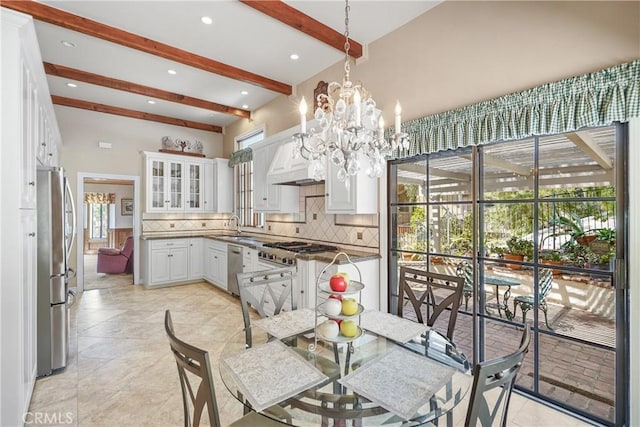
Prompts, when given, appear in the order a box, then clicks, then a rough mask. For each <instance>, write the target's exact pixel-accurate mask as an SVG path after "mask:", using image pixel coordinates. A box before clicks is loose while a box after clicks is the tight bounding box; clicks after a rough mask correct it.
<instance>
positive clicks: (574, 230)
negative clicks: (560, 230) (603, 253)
mask: <svg viewBox="0 0 640 427" xmlns="http://www.w3.org/2000/svg"><path fill="white" fill-rule="evenodd" d="M553 222H554V223H556V224H559V225H561V226H562V227H564V228H565V229H566V230H567V232H568V233H569V235H570V236H571V239H572V240H575V241H576V242H578V243H579V244H581V245H582V246H589V244H590V243H591V242H592V241H594V240H595V239H596V236H595V234H589V235H587V233H586V232H585V230H584V226H583V225H582V218H581V217H580V215H578V214H576V213H572V214H571V215H570V216H559V217H557V218H554V219H553Z"/></svg>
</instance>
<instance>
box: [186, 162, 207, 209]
mask: <svg viewBox="0 0 640 427" xmlns="http://www.w3.org/2000/svg"><path fill="white" fill-rule="evenodd" d="M185 169H186V172H187V174H186V180H185V198H186V205H185V210H187V211H202V210H204V206H203V205H204V203H203V202H204V192H203V188H204V178H205V173H204V164H202V163H192V162H187V163H185Z"/></svg>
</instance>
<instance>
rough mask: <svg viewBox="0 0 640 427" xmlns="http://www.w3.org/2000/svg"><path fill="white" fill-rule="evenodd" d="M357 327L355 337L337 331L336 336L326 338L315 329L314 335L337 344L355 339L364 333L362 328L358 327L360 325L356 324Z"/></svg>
mask: <svg viewBox="0 0 640 427" xmlns="http://www.w3.org/2000/svg"><path fill="white" fill-rule="evenodd" d="M357 328H358V332H357V333H356V336H355V337H345V336H344V335H342V333H339V334H338V336H337V337H334V338H327V337H325V336H324V335H322V334H321V333H320V332H319V331H318V330H317V329H316V335H317V336H318V338H320V339H321V340H323V341H328V342H334V343H338V344H340V343H347V342H351V341H355V340H357V339H358V338H360V337H361V336H362V334H363V333H364V332H363V331H362V328H360V326H358V327H357Z"/></svg>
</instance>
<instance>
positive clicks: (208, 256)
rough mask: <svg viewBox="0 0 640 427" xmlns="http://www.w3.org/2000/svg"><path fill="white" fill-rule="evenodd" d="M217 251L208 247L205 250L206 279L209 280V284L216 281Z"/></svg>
mask: <svg viewBox="0 0 640 427" xmlns="http://www.w3.org/2000/svg"><path fill="white" fill-rule="evenodd" d="M215 252H216V251H215V250H214V249H213V248H211V247H208V246H207V247H206V248H205V250H204V259H203V262H204V278H205V279H207V280H208V281H209V282H213V281H214V277H215V271H214V270H215V269H216V268H217V265H216V262H215V261H214V260H215V257H216V253H215Z"/></svg>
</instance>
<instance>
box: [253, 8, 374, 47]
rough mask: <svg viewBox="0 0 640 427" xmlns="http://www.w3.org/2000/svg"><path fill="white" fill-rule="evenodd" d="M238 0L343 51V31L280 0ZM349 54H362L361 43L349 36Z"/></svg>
mask: <svg viewBox="0 0 640 427" xmlns="http://www.w3.org/2000/svg"><path fill="white" fill-rule="evenodd" d="M240 2H241V3H244V4H246V5H247V6H249V7H252V8H254V9H255V10H257V11H259V12H262V13H264V14H265V15H267V16H270V17H271V18H273V19H276V20H278V21H280V22H282V23H283V24H286V25H288V26H290V27H292V28H295V29H296V30H298V31H301V32H303V33H305V34H307V35H309V36H311V37H313V38H314V39H316V40H319V41H321V42H323V43H325V44H327V45H329V46H331V47H333V48H335V49H338V50H339V51H341V52H344V42H345V38H344V34H343V33H340V32H338V31H336V30H334V29H333V28H331V27H329V26H327V25H324V24H323V23H322V22H320V21H317V20H315V19H313V18H312V17H310V16H309V15H306V14H304V13H302V12H300V11H299V10H298V9H295V8H293V7H291V6H289V5H288V4H286V3H285V2H283V1H282V0H273V1H264V0H240ZM349 55H350V56H351V57H352V58H356V59H357V58H360V57H361V56H362V44H360V43H358V42H357V41H355V40H353V39H351V38H350V39H349Z"/></svg>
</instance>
